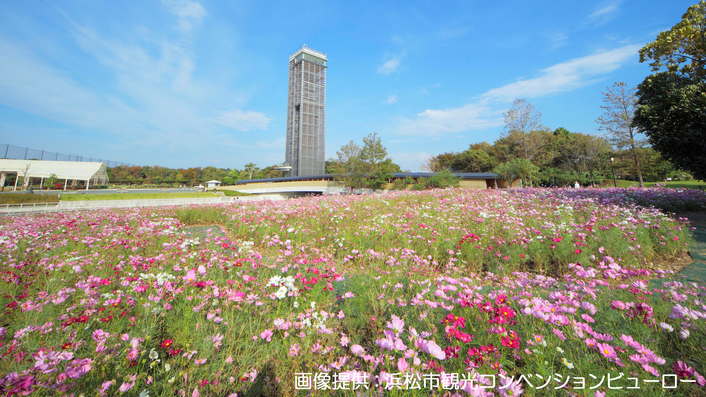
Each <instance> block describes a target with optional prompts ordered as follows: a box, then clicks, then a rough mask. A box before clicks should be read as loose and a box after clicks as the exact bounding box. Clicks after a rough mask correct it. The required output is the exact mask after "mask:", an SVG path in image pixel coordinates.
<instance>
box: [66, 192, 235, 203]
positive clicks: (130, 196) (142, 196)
mask: <svg viewBox="0 0 706 397" xmlns="http://www.w3.org/2000/svg"><path fill="white" fill-rule="evenodd" d="M224 193H225V195H226V196H248V194H244V193H239V192H224ZM207 197H218V196H216V195H214V194H213V192H196V193H116V194H75V195H74V194H65V195H62V196H61V200H62V201H88V200H148V199H172V198H207Z"/></svg>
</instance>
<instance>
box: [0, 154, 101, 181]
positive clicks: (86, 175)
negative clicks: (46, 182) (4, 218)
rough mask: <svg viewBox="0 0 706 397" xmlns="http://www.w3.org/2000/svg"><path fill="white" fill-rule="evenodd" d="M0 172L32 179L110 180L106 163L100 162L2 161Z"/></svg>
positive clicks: (0, 161) (0, 160)
mask: <svg viewBox="0 0 706 397" xmlns="http://www.w3.org/2000/svg"><path fill="white" fill-rule="evenodd" d="M0 172H12V173H17V174H18V175H19V176H22V177H24V176H27V177H31V178H42V177H43V178H48V177H50V176H51V175H52V174H55V175H56V177H57V178H58V179H71V180H81V181H86V180H89V179H93V178H98V179H104V180H105V181H107V180H108V174H107V173H106V170H105V163H98V162H95V163H89V162H80V161H42V160H7V159H0ZM25 172H26V173H27V175H25Z"/></svg>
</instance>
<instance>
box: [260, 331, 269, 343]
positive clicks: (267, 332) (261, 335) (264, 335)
mask: <svg viewBox="0 0 706 397" xmlns="http://www.w3.org/2000/svg"><path fill="white" fill-rule="evenodd" d="M260 338H262V339H267V341H268V342H271V341H272V330H269V329H266V330H264V331H262V333H261V334H260Z"/></svg>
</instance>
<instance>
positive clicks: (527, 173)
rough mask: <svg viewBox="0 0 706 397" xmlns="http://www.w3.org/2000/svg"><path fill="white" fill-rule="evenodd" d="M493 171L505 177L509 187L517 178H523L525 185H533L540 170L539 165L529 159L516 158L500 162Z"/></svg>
mask: <svg viewBox="0 0 706 397" xmlns="http://www.w3.org/2000/svg"><path fill="white" fill-rule="evenodd" d="M493 171H494V172H495V173H496V174H498V175H500V177H501V178H502V179H505V181H506V182H507V185H508V187H510V186H511V185H512V182H514V181H515V179H517V178H519V179H521V180H522V184H523V186H524V185H525V184H527V185H532V180H533V178H534V177H535V175H537V173H538V172H539V167H537V166H536V165H534V164H532V162H531V161H529V160H527V159H521V158H516V159H514V160H512V161H507V162H504V163H502V164H498V165H497V166H496V167H495V169H494V170H493Z"/></svg>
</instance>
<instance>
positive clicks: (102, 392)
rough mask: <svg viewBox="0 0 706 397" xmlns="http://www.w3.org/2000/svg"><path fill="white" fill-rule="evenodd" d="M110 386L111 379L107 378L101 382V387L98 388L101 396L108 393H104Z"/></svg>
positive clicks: (111, 383)
mask: <svg viewBox="0 0 706 397" xmlns="http://www.w3.org/2000/svg"><path fill="white" fill-rule="evenodd" d="M110 386H113V381H112V380H107V381H105V382H103V383H102V384H101V387H100V388H99V389H98V391H99V392H100V394H101V396H103V397H105V396H107V395H108V393H106V391H107V390H108V389H109V388H110Z"/></svg>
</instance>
